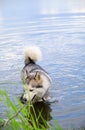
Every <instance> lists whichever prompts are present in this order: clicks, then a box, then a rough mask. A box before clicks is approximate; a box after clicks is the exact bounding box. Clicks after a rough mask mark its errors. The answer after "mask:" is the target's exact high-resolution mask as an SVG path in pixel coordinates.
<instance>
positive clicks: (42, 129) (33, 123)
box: [0, 91, 62, 130]
mask: <svg viewBox="0 0 85 130" xmlns="http://www.w3.org/2000/svg"><path fill="white" fill-rule="evenodd" d="M0 101H2V102H3V103H4V104H5V106H6V107H7V112H6V113H7V118H8V119H7V120H4V119H3V118H2V117H0V130H47V129H50V130H54V129H56V130H62V129H61V127H60V126H59V124H58V122H57V121H56V128H52V126H51V125H50V123H49V122H48V120H49V119H46V118H45V117H44V116H42V112H43V109H40V111H37V108H36V107H35V105H33V104H32V103H31V102H28V104H27V105H24V104H22V103H21V102H20V101H19V99H17V98H16V102H15V100H11V99H10V98H9V96H8V94H7V92H6V91H0ZM16 103H17V104H18V105H17V104H16ZM36 111H37V112H38V113H36ZM45 114H46V113H44V115H45ZM48 118H49V116H48Z"/></svg>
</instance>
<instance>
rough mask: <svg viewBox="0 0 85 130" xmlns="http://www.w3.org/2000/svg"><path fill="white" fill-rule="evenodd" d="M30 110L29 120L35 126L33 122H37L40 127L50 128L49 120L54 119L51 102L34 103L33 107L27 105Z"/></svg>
mask: <svg viewBox="0 0 85 130" xmlns="http://www.w3.org/2000/svg"><path fill="white" fill-rule="evenodd" d="M29 109H30V112H28V115H27V119H28V122H29V123H30V124H31V125H32V126H33V123H35V124H36V126H38V127H40V128H41V127H45V128H48V127H49V126H48V121H50V120H51V119H52V117H51V115H50V113H51V108H50V104H47V103H44V102H36V103H34V104H33V105H32V107H30V108H29V106H27V110H28V111H29Z"/></svg>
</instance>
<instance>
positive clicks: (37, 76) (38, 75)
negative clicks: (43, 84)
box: [35, 72, 41, 82]
mask: <svg viewBox="0 0 85 130" xmlns="http://www.w3.org/2000/svg"><path fill="white" fill-rule="evenodd" d="M35 80H36V81H38V82H39V81H41V76H40V74H39V72H36V75H35Z"/></svg>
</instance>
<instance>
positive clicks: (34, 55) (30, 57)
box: [25, 46, 42, 64]
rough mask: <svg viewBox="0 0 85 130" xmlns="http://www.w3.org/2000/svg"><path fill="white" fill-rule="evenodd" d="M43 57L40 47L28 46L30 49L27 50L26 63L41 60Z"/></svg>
mask: <svg viewBox="0 0 85 130" xmlns="http://www.w3.org/2000/svg"><path fill="white" fill-rule="evenodd" d="M41 58H42V53H41V51H40V48H38V47H36V46H34V47H28V49H26V50H25V64H29V63H30V62H36V61H39V60H41Z"/></svg>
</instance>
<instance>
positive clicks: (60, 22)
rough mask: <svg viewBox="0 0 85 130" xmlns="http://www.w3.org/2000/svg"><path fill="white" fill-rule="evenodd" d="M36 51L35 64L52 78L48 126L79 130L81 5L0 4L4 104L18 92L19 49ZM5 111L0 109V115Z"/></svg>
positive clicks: (84, 72) (44, 0)
mask: <svg viewBox="0 0 85 130" xmlns="http://www.w3.org/2000/svg"><path fill="white" fill-rule="evenodd" d="M29 45H37V46H39V47H40V48H41V50H42V53H43V59H42V61H40V62H38V64H39V65H41V66H42V67H43V68H44V69H46V71H47V72H48V73H49V74H50V76H51V78H52V87H51V88H50V95H51V97H52V98H56V99H57V100H58V102H57V103H53V104H51V105H50V108H51V111H50V116H51V117H52V118H51V119H50V122H51V123H52V124H54V119H57V120H58V122H59V124H60V125H61V127H62V128H65V129H66V128H85V1H84V0H82V1H79V0H75V1H74V0H71V1H70V0H59V1H58V0H53V1H51V0H37V1H31V0H29V1H28V0H25V1H23V0H22V1H20V0H18V1H17V0H14V1H11V0H3V1H2V2H1V1H0V89H4V88H6V89H7V92H8V94H9V96H10V98H14V97H19V96H20V95H21V94H22V92H23V84H22V81H21V77H20V75H21V70H22V68H23V66H24V49H25V48H27V47H28V46H29ZM5 111H6V108H5V107H4V105H3V104H2V103H0V115H1V116H2V117H5V116H6V115H5Z"/></svg>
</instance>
